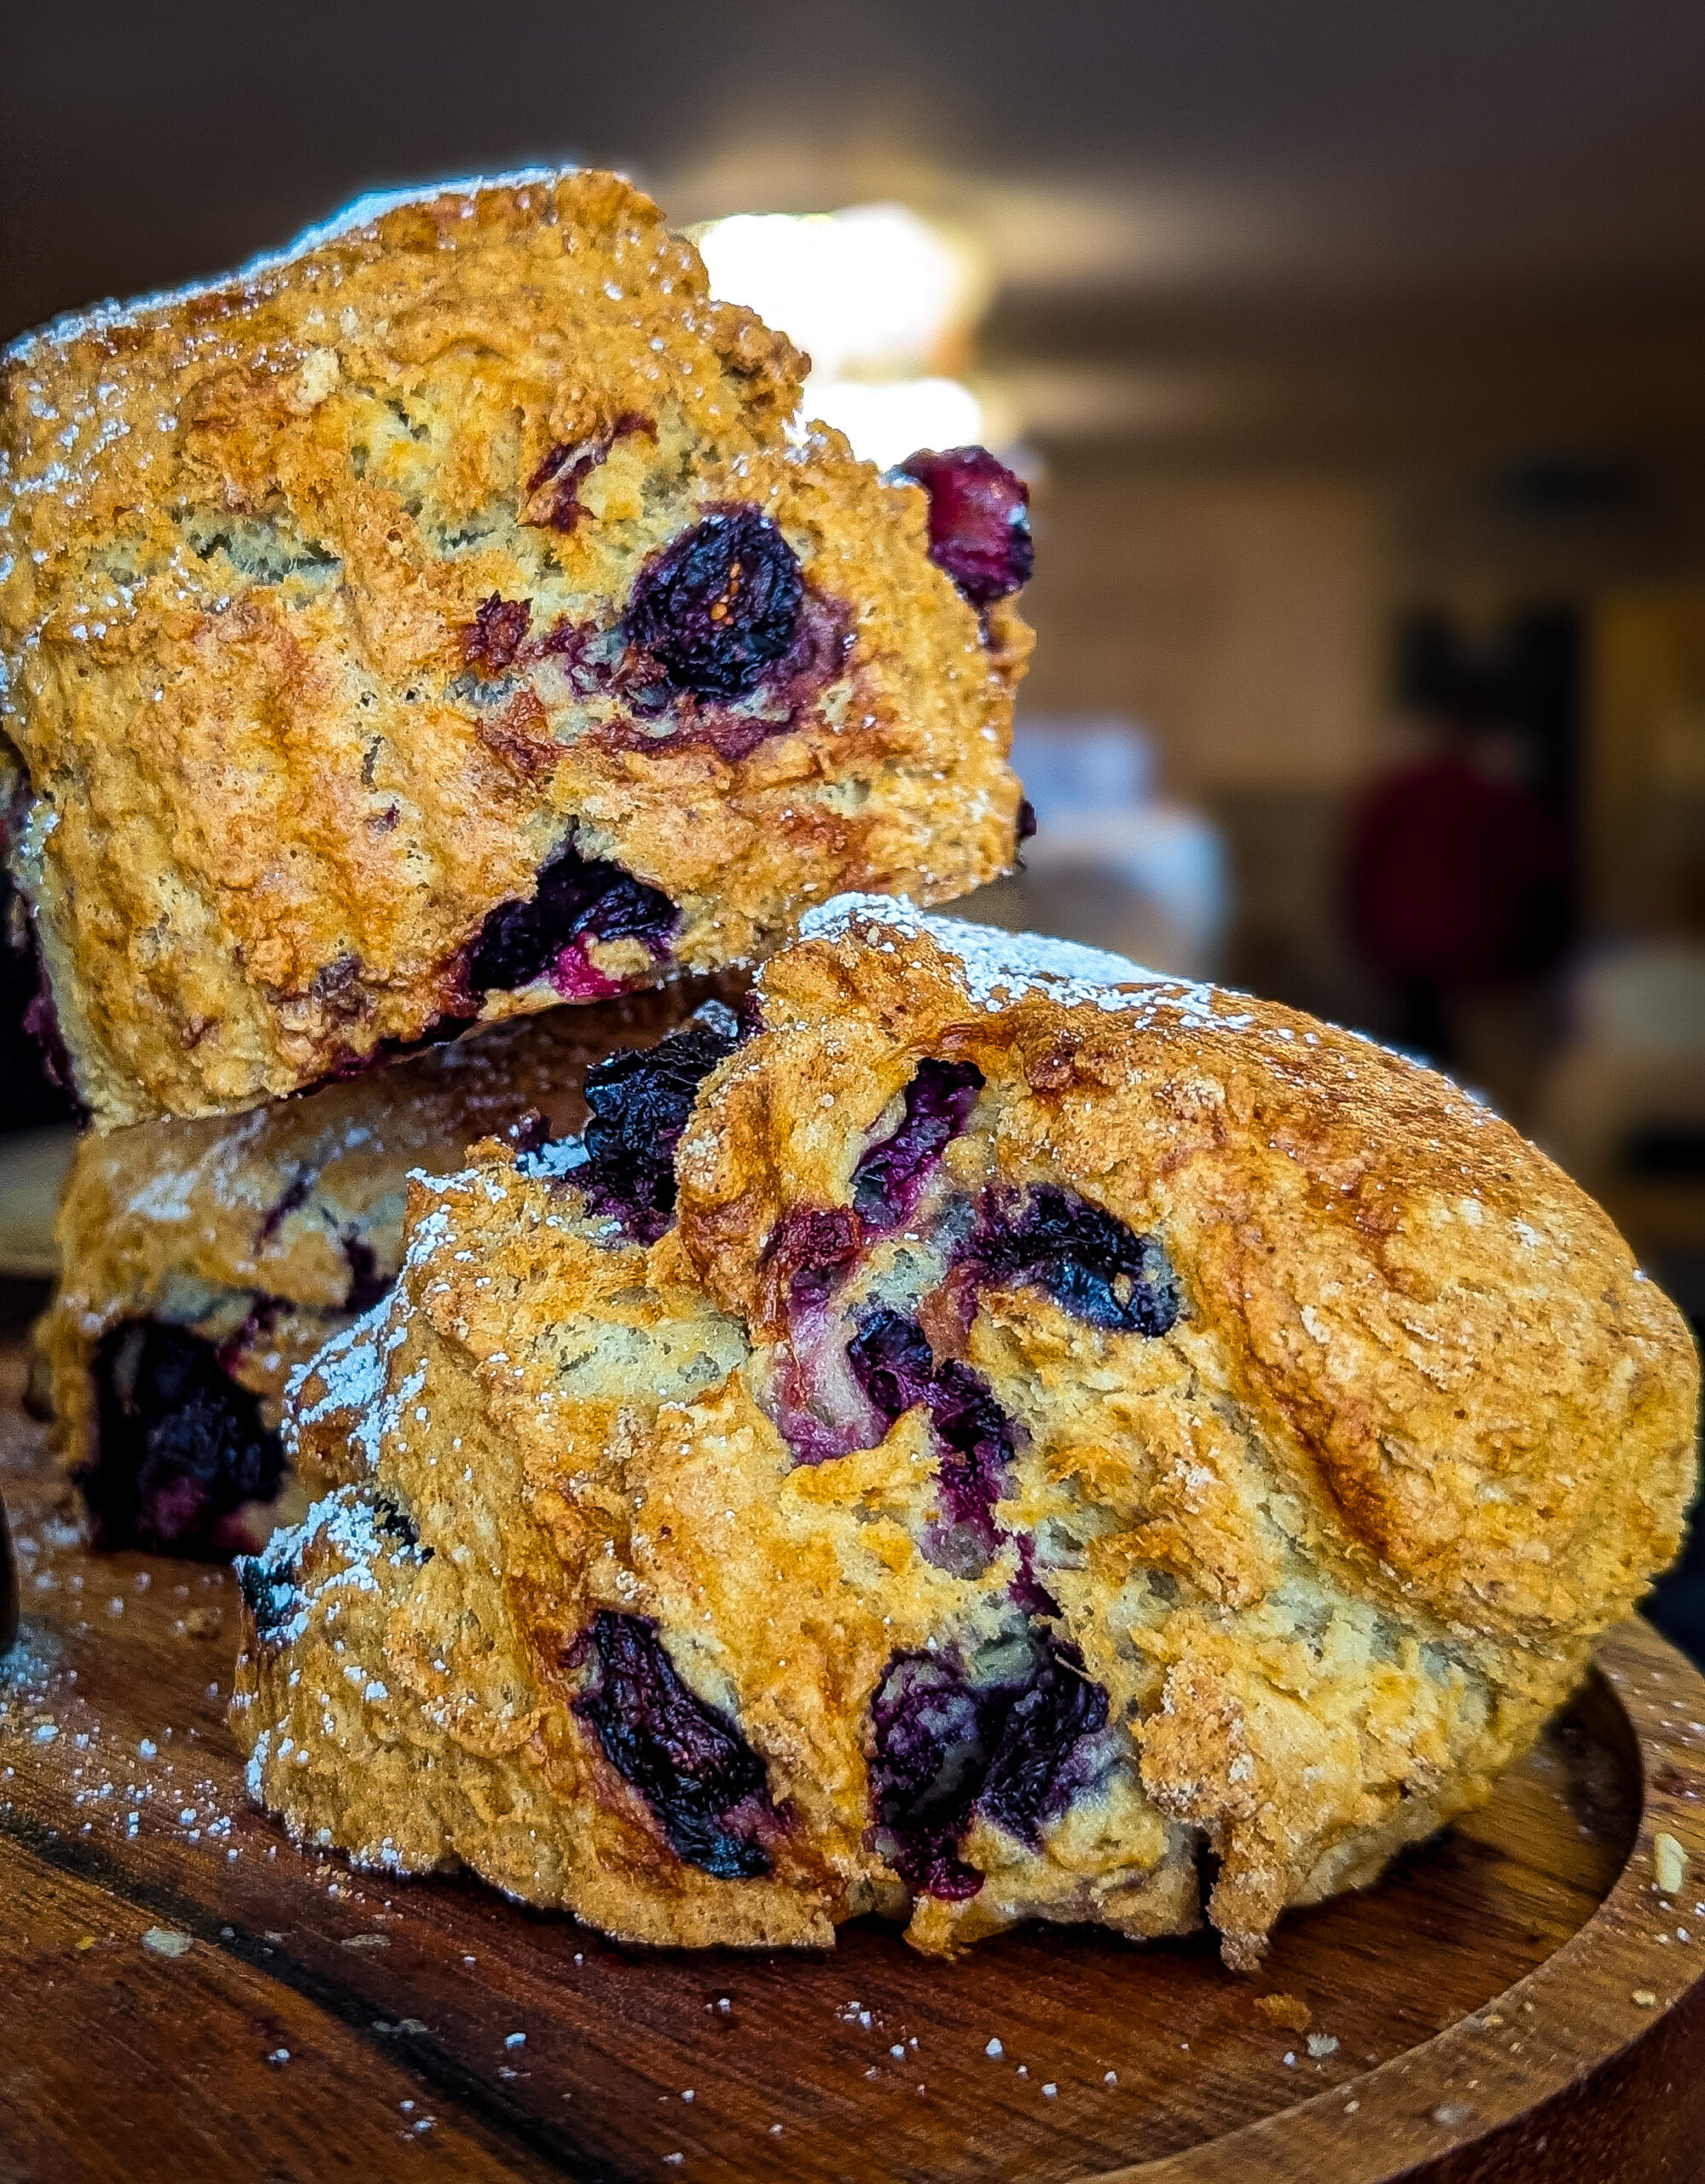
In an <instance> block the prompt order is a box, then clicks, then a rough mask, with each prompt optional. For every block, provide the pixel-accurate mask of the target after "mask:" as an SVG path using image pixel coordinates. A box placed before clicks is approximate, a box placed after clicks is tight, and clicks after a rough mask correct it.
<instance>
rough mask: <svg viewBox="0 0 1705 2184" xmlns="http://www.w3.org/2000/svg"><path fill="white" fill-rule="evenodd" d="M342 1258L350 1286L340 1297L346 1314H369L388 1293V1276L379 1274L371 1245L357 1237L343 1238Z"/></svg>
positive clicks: (377, 1263)
mask: <svg viewBox="0 0 1705 2184" xmlns="http://www.w3.org/2000/svg"><path fill="white" fill-rule="evenodd" d="M343 1246H344V1258H345V1263H346V1264H347V1265H348V1267H349V1270H350V1286H349V1290H348V1292H347V1294H346V1295H345V1298H344V1310H345V1311H346V1312H370V1311H371V1310H373V1308H374V1305H375V1304H378V1302H379V1301H380V1298H382V1297H388V1296H389V1295H390V1294H391V1275H388V1274H381V1273H380V1271H379V1261H378V1260H377V1258H375V1257H374V1250H373V1246H372V1245H371V1244H369V1243H368V1242H367V1241H366V1240H365V1239H364V1238H362V1237H360V1236H345V1238H344V1239H343Z"/></svg>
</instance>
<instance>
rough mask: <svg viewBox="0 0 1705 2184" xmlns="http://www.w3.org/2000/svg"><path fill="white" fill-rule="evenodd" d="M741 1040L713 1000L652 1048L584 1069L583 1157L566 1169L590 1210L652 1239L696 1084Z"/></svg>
mask: <svg viewBox="0 0 1705 2184" xmlns="http://www.w3.org/2000/svg"><path fill="white" fill-rule="evenodd" d="M738 1043H739V1038H738V1033H737V1031H736V1027H735V1025H734V1017H733V1015H732V1014H731V1013H730V1012H729V1011H728V1009H726V1008H720V1007H718V1005H717V1004H716V1003H715V1002H712V1003H710V1004H708V1005H707V1007H706V1008H703V1009H701V1010H700V1011H699V1019H698V1020H697V1021H696V1022H694V1023H693V1024H690V1025H687V1027H686V1028H685V1029H684V1030H682V1031H671V1032H670V1034H669V1036H668V1037H667V1038H664V1039H659V1040H658V1043H657V1044H656V1046H654V1047H640V1048H632V1049H630V1050H629V1052H627V1053H625V1054H612V1055H611V1056H610V1058H609V1060H607V1061H600V1063H599V1064H598V1066H596V1068H595V1069H591V1070H589V1071H588V1072H587V1076H586V1104H587V1106H588V1107H589V1108H590V1109H591V1110H592V1114H591V1119H590V1120H589V1122H588V1124H587V1125H586V1129H585V1131H584V1133H583V1137H584V1142H585V1146H586V1153H587V1159H586V1162H585V1165H583V1167H579V1168H574V1169H571V1170H569V1181H570V1182H572V1183H574V1184H575V1185H576V1186H577V1188H579V1189H580V1190H582V1191H583V1192H584V1193H585V1194H586V1199H587V1203H588V1205H589V1206H590V1207H591V1210H592V1211H593V1212H594V1213H599V1214H605V1215H607V1216H609V1217H610V1218H612V1220H615V1221H618V1222H620V1223H621V1225H622V1227H623V1229H624V1230H625V1232H626V1233H627V1234H628V1235H629V1236H630V1237H631V1238H632V1239H633V1240H634V1241H635V1243H638V1244H654V1243H655V1242H656V1241H657V1240H658V1237H659V1236H661V1235H662V1234H663V1233H664V1229H667V1228H668V1226H669V1224H670V1219H671V1218H672V1217H673V1215H674V1212H675V1194H676V1182H675V1148H676V1146H677V1145H679V1144H680V1142H681V1132H682V1130H685V1129H686V1127H687V1117H688V1116H689V1115H690V1114H691V1113H692V1112H693V1101H694V1100H695V1099H696V1098H697V1097H698V1095H699V1086H700V1085H701V1084H702V1083H704V1081H705V1078H706V1077H708V1076H709V1075H710V1072H711V1071H712V1070H713V1069H715V1068H716V1065H717V1063H718V1062H721V1061H725V1060H727V1059H728V1056H729V1055H730V1054H733V1052H734V1048H735V1047H736V1045H737V1044H738Z"/></svg>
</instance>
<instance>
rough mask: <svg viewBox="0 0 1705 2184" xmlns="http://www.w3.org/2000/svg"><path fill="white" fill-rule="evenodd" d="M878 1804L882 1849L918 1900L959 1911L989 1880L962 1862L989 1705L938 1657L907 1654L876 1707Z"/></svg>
mask: <svg viewBox="0 0 1705 2184" xmlns="http://www.w3.org/2000/svg"><path fill="white" fill-rule="evenodd" d="M870 1725H871V1746H872V1750H871V1763H870V1787H871V1802H872V1804H873V1807H874V1811H875V1819H876V1824H877V1827H878V1828H879V1830H880V1831H881V1833H882V1835H883V1836H884V1837H886V1838H888V1840H887V1841H886V1842H884V1843H882V1844H881V1846H880V1847H881V1848H882V1850H883V1853H884V1856H886V1857H887V1858H888V1859H889V1861H890V1863H891V1864H892V1865H893V1866H894V1867H895V1869H896V1872H898V1873H899V1874H900V1876H901V1878H902V1879H903V1880H904V1881H905V1882H906V1883H907V1885H908V1886H909V1887H911V1888H913V1889H915V1890H916V1891H918V1892H919V1894H920V1895H925V1896H944V1897H946V1898H947V1900H948V1902H963V1901H964V1899H965V1898H966V1896H975V1895H976V1893H977V1891H978V1889H980V1888H981V1887H982V1885H983V1875H982V1874H981V1873H978V1872H977V1868H976V1867H974V1866H968V1865H966V1862H965V1861H964V1860H963V1859H962V1858H961V1857H960V1855H959V1845H960V1841H961V1839H962V1838H963V1837H964V1834H965V1832H966V1828H968V1827H970V1825H971V1808H972V1806H973V1805H974V1804H976V1802H977V1791H978V1789H979V1788H980V1787H981V1786H982V1782H983V1771H984V1769H986V1768H987V1766H988V1763H989V1755H988V1752H987V1751H986V1750H985V1748H984V1745H983V1734H984V1722H983V1702H982V1700H981V1699H980V1697H979V1695H978V1693H976V1692H975V1691H973V1690H972V1689H971V1686H970V1684H969V1683H968V1682H966V1679H965V1676H964V1675H963V1673H962V1672H961V1671H960V1670H959V1669H958V1668H957V1667H955V1666H954V1665H952V1664H949V1663H948V1662H947V1661H945V1660H942V1659H940V1658H937V1656H936V1655H934V1654H931V1653H901V1654H899V1655H897V1656H896V1658H895V1659H894V1660H893V1661H892V1662H891V1663H890V1665H889V1669H888V1673H887V1675H886V1676H884V1678H883V1679H882V1682H881V1685H880V1687H879V1689H878V1691H877V1693H876V1696H875V1697H874V1698H873V1699H872V1701H871V1705H870Z"/></svg>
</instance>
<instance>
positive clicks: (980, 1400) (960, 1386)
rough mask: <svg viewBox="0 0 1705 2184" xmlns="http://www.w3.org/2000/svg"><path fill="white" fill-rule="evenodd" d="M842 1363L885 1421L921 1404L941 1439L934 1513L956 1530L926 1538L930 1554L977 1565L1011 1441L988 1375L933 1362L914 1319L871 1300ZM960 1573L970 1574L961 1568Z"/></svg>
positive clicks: (991, 1545)
mask: <svg viewBox="0 0 1705 2184" xmlns="http://www.w3.org/2000/svg"><path fill="white" fill-rule="evenodd" d="M847 1362H848V1363H849V1364H850V1366H851V1367H852V1368H853V1372H854V1374H855V1376H856V1378H857V1380H858V1382H859V1385H860V1386H861V1387H862V1388H863V1390H864V1391H865V1393H866V1395H867V1396H868V1397H869V1398H870V1400H871V1402H872V1403H873V1404H874V1405H875V1406H876V1408H877V1409H878V1410H879V1411H880V1412H881V1414H882V1415H883V1417H884V1419H885V1420H887V1421H888V1422H889V1423H890V1425H891V1424H892V1423H893V1421H894V1420H896V1418H898V1417H900V1416H901V1415H902V1413H903V1412H905V1411H908V1410H910V1409H912V1408H913V1405H914V1404H917V1403H927V1404H928V1405H929V1409H930V1420H931V1425H932V1426H934V1428H935V1432H936V1437H937V1440H938V1441H939V1442H941V1443H942V1455H941V1456H940V1458H939V1459H938V1461H937V1467H936V1475H937V1478H938V1479H939V1480H940V1482H941V1489H942V1514H943V1515H944V1517H945V1518H946V1519H947V1523H948V1527H949V1529H950V1530H955V1529H956V1530H957V1531H958V1533H959V1535H960V1536H959V1537H958V1538H957V1539H956V1540H955V1539H943V1540H940V1541H937V1542H933V1544H934V1546H935V1548H936V1549H937V1553H936V1555H935V1557H934V1559H937V1560H945V1561H946V1563H947V1565H948V1566H949V1567H954V1566H957V1565H959V1564H960V1563H961V1562H963V1563H966V1564H969V1565H971V1566H972V1567H974V1568H976V1569H981V1568H982V1567H983V1565H984V1564H985V1563H987V1561H988V1560H989V1557H990V1555H992V1554H994V1552H995V1547H996V1545H997V1544H998V1537H999V1536H998V1534H997V1531H996V1529H995V1517H994V1511H995V1503H996V1502H998V1501H999V1500H1000V1497H1001V1496H1002V1494H1003V1493H1004V1492H1005V1491H1006V1467H1007V1465H1008V1464H1009V1463H1010V1462H1011V1461H1012V1454H1013V1450H1014V1448H1015V1447H1016V1445H1017V1434H1016V1431H1015V1429H1014V1426H1013V1424H1012V1420H1011V1419H1010V1418H1009V1417H1008V1416H1007V1415H1006V1412H1005V1411H1004V1410H1002V1409H1001V1408H1000V1404H999V1403H996V1402H995V1397H994V1396H993V1394H992V1393H991V1392H990V1391H989V1384H988V1382H987V1381H986V1380H984V1379H983V1376H982V1374H979V1373H974V1372H973V1371H972V1370H971V1368H970V1366H968V1365H961V1364H960V1363H958V1362H956V1361H950V1362H948V1363H947V1364H945V1365H942V1366H937V1363H936V1362H935V1358H934V1356H933V1354H932V1352H931V1349H930V1344H929V1339H928V1337H927V1336H926V1335H925V1333H924V1331H923V1329H922V1328H921V1327H919V1325H918V1323H917V1321H915V1320H908V1319H907V1318H905V1317H904V1316H902V1314H900V1313H898V1312H896V1311H892V1310H890V1309H889V1308H888V1307H887V1306H886V1305H882V1304H879V1305H877V1306H875V1307H873V1309H872V1310H868V1311H867V1312H865V1313H863V1314H861V1316H860V1319H859V1325H858V1333H856V1334H855V1336H854V1337H853V1339H852V1340H851V1342H850V1343H849V1344H848V1345H847ZM966 1574H967V1575H968V1574H970V1571H969V1570H967V1571H966Z"/></svg>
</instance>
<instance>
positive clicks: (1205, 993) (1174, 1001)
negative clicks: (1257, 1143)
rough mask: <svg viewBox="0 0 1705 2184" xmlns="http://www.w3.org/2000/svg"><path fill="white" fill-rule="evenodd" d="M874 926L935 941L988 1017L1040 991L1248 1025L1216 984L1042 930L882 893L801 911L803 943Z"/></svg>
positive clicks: (1127, 1009) (1085, 1003) (1074, 1001)
mask: <svg viewBox="0 0 1705 2184" xmlns="http://www.w3.org/2000/svg"><path fill="white" fill-rule="evenodd" d="M870 926H887V927H889V928H890V930H891V931H893V932H896V934H899V935H901V936H902V937H904V938H908V939H914V938H918V937H919V936H920V935H923V936H926V937H927V938H930V939H931V940H933V941H934V942H935V944H936V945H937V947H938V948H940V949H942V950H944V951H945V952H946V953H947V954H948V955H949V956H954V958H956V960H957V961H958V963H959V966H960V974H961V978H962V980H963V983H964V985H965V988H966V993H967V994H968V995H969V996H970V998H971V1000H972V1001H973V1002H976V1003H977V1005H978V1006H979V1007H980V1008H985V1009H988V1010H989V1011H990V1012H991V1013H993V1012H995V1011H996V1010H998V1009H1000V1008H1001V1007H1003V1006H1004V1005H1005V1004H1006V1003H1007V1002H1014V1001H1017V1000H1018V998H1019V997H1020V996H1022V995H1024V994H1026V993H1041V994H1044V995H1046V996H1047V998H1048V999H1049V1000H1050V1001H1057V1002H1060V1003H1061V1004H1062V1005H1063V1006H1064V1007H1065V1008H1080V1007H1087V1008H1101V1009H1105V1010H1107V1011H1109V1012H1110V1013H1116V1014H1132V1013H1140V1014H1142V1015H1144V1016H1145V1018H1150V1019H1151V1018H1152V1015H1153V1014H1154V1013H1155V1012H1157V1011H1165V1012H1167V1013H1168V1014H1173V1015H1177V1016H1186V1017H1189V1018H1191V1019H1192V1020H1194V1021H1195V1022H1197V1023H1199V1024H1203V1025H1220V1026H1224V1027H1226V1028H1227V1029H1231V1030H1241V1029H1243V1028H1244V1026H1246V1025H1249V1024H1250V1022H1251V1021H1252V1020H1253V1019H1252V1018H1251V1016H1250V1014H1248V1013H1247V1012H1239V1013H1237V1014H1231V1013H1227V1012H1226V1011H1224V1010H1222V1009H1221V1008H1219V1007H1218V1006H1217V1005H1216V1004H1218V1003H1220V1002H1224V1001H1227V1000H1229V999H1231V998H1232V996H1229V995H1227V994H1225V993H1223V992H1221V990H1219V989H1218V988H1217V987H1214V986H1207V985H1197V984H1196V983H1194V982H1193V981H1192V980H1190V979H1174V978H1169V977H1168V976H1166V975H1165V974H1164V973H1162V972H1159V971H1150V970H1145V968H1144V967H1143V966H1142V965H1141V964H1140V963H1134V962H1132V961H1130V960H1129V958H1128V957H1127V956H1115V955H1112V954H1111V953H1110V952H1109V951H1108V950H1105V949H1102V948H1087V947H1085V946H1083V945H1082V943H1080V942H1078V941H1075V940H1057V939H1054V938H1052V937H1050V936H1049V935H1047V934H1044V933H1035V932H1005V931H1003V930H1002V929H1001V928H1000V927H999V926H986V925H971V924H969V923H967V922H966V921H964V920H962V919H960V918H942V917H931V916H927V915H925V913H924V912H922V911H921V910H919V909H914V908H913V905H912V904H911V903H908V902H906V901H905V900H903V899H902V898H898V897H890V896H886V895H837V896H834V897H832V899H831V900H830V901H828V902H826V903H823V904H821V907H819V908H817V909H811V910H808V911H807V912H806V913H805V915H804V916H803V918H802V919H801V920H800V922H799V932H800V937H801V938H802V939H806V940H838V939H841V938H844V937H846V936H847V935H849V934H853V933H855V932H858V931H859V929H860V928H865V929H866V930H867V929H868V928H869V927H870ZM873 944H874V945H881V944H880V943H875V942H873ZM760 979H762V974H760Z"/></svg>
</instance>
